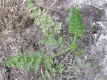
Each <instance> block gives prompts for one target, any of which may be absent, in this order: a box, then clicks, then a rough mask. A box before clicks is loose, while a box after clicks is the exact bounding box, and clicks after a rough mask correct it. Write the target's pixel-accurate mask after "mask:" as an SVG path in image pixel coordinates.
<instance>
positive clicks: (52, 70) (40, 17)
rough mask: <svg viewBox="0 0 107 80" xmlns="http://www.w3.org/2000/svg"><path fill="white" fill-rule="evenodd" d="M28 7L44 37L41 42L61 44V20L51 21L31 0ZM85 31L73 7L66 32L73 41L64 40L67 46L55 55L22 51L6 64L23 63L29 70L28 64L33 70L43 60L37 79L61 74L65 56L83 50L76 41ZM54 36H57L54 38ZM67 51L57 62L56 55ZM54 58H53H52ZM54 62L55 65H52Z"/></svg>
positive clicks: (80, 18)
mask: <svg viewBox="0 0 107 80" xmlns="http://www.w3.org/2000/svg"><path fill="white" fill-rule="evenodd" d="M28 8H29V12H30V13H31V17H32V18H34V19H35V21H34V22H35V24H36V25H39V26H40V28H41V30H42V33H43V35H44V36H45V39H43V40H42V41H41V42H42V43H43V44H49V43H53V44H54V45H56V46H59V45H61V44H62V41H65V40H64V39H63V37H61V36H60V30H61V29H62V28H61V26H62V23H61V22H57V23H55V22H53V21H52V19H51V16H50V15H49V14H47V12H46V11H45V10H41V9H39V8H38V7H36V6H35V5H34V4H33V3H32V1H31V0H28ZM84 31H85V26H84V25H83V23H82V17H81V13H80V12H79V10H78V9H76V7H75V8H73V10H72V12H71V15H70V17H69V27H68V33H69V34H72V35H73V41H71V43H68V42H66V43H67V44H69V46H68V48H66V49H64V50H62V51H61V52H58V53H57V54H55V55H52V56H47V57H45V52H44V51H40V52H39V53H36V54H31V55H30V54H29V55H28V54H26V53H23V54H21V55H16V56H11V57H10V58H9V59H8V60H7V62H6V66H8V67H11V66H19V67H20V68H22V67H23V65H25V67H26V69H27V70H29V69H30V66H32V67H33V68H34V69H35V70H38V69H39V66H40V63H41V62H43V64H44V67H45V71H44V74H42V75H41V76H40V78H39V80H51V78H52V77H55V76H56V73H60V74H62V72H63V68H64V65H63V64H62V63H63V61H64V60H65V58H66V57H67V56H68V55H69V54H70V53H71V52H76V54H77V55H80V53H82V52H83V50H79V49H78V48H79V45H78V44H77V43H76V40H77V38H78V37H82V36H83V33H84ZM55 36H58V38H57V39H55ZM65 51H69V52H68V53H67V54H66V56H65V58H64V59H63V60H62V62H59V61H58V60H57V59H56V56H59V55H61V54H62V53H63V52H65ZM53 59H55V60H53ZM54 64H56V67H55V66H54Z"/></svg>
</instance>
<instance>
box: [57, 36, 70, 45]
mask: <svg viewBox="0 0 107 80" xmlns="http://www.w3.org/2000/svg"><path fill="white" fill-rule="evenodd" d="M58 36H60V35H59V34H58ZM60 37H61V36H60ZM62 39H63V40H64V42H65V43H66V44H67V45H68V46H70V45H69V43H68V42H67V41H66V40H65V39H64V38H62Z"/></svg>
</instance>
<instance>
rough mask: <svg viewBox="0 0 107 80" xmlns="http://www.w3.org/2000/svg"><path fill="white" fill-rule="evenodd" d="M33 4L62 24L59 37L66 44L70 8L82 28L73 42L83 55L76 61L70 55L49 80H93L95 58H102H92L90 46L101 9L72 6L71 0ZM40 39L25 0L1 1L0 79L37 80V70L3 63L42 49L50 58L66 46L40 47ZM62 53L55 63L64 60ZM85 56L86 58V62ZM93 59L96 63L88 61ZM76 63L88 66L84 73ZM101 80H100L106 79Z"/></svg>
mask: <svg viewBox="0 0 107 80" xmlns="http://www.w3.org/2000/svg"><path fill="white" fill-rule="evenodd" d="M77 1H78V0H77ZM33 2H34V3H35V5H37V6H38V7H40V8H41V9H45V10H46V11H47V12H48V13H49V14H50V15H51V17H52V19H53V21H54V22H62V30H61V35H62V36H63V38H64V39H65V40H66V41H68V42H70V39H71V38H72V36H71V35H69V34H68V17H69V15H70V12H71V10H72V8H73V7H74V6H77V8H78V9H79V10H80V12H81V13H82V16H83V22H84V24H85V25H86V31H85V35H84V36H83V37H82V38H79V39H78V40H77V42H78V44H79V45H80V47H79V48H81V49H84V53H83V54H82V55H81V56H80V58H76V57H75V55H74V54H72V53H71V55H69V56H68V57H67V59H66V60H65V61H64V64H65V65H66V66H65V69H64V72H63V74H62V75H57V77H56V78H54V79H53V80H97V79H98V78H96V76H98V75H100V74H96V75H94V74H95V73H99V72H100V69H101V68H100V66H99V62H100V59H101V58H100V59H99V58H98V57H99V56H100V57H102V58H104V56H101V55H100V54H98V55H97V57H96V58H95V56H96V55H93V56H91V57H90V55H91V48H92V45H93V44H95V42H97V40H98V37H99V35H100V32H101V26H100V25H99V24H98V22H101V21H103V20H104V13H105V12H104V9H101V10H100V9H99V8H97V7H96V6H93V5H92V4H91V5H84V6H82V3H81V4H80V5H79V4H76V3H75V4H76V5H75V4H73V3H74V2H75V0H73V1H71V0H66V1H65V0H33ZM79 6H82V7H79ZM95 34H97V35H98V37H97V38H96V37H93V35H95ZM43 38H44V35H43V34H42V32H41V29H40V28H39V26H37V25H35V24H34V19H32V18H30V15H29V13H28V8H27V3H26V1H25V0H5V1H4V0H2V2H1V7H0V80H38V77H39V76H40V71H34V69H33V68H31V69H30V71H27V70H26V69H25V68H22V69H19V68H18V67H11V68H8V67H6V65H5V62H6V60H7V58H9V57H10V56H11V55H15V53H18V54H21V53H23V52H25V53H27V54H30V53H36V52H38V51H40V50H41V49H45V52H46V54H47V55H52V54H53V53H57V52H59V51H61V50H63V49H64V48H65V47H66V45H65V44H62V45H61V46H59V47H55V46H54V45H43V44H41V40H42V39H43ZM66 53H67V52H65V53H64V54H63V55H62V56H60V57H58V59H59V61H61V60H62V59H63V58H64V56H65V55H66ZM86 57H89V58H87V59H86ZM80 60H83V61H80ZM93 60H95V61H96V62H91V61H93ZM79 61H80V62H79ZM77 62H79V63H80V64H82V63H83V62H84V63H85V64H86V65H88V66H89V69H88V70H87V68H84V66H81V65H80V64H79V63H77ZM96 65H97V66H96ZM90 68H91V70H93V69H94V71H93V72H91V73H90V72H89V70H90ZM104 78H105V77H104ZM104 78H103V79H101V80H106V79H104Z"/></svg>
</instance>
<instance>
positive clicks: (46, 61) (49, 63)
mask: <svg viewBox="0 0 107 80" xmlns="http://www.w3.org/2000/svg"><path fill="white" fill-rule="evenodd" d="M52 64H53V59H51V58H50V57H47V58H45V59H44V65H45V68H46V69H49V70H51V68H52Z"/></svg>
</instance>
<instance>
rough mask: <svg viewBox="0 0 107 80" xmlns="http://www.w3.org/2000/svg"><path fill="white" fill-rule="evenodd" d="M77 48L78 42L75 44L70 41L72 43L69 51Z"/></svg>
mask: <svg viewBox="0 0 107 80" xmlns="http://www.w3.org/2000/svg"><path fill="white" fill-rule="evenodd" d="M77 48H78V44H77V43H72V44H71V45H70V50H71V51H75V50H76V49H77Z"/></svg>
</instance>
